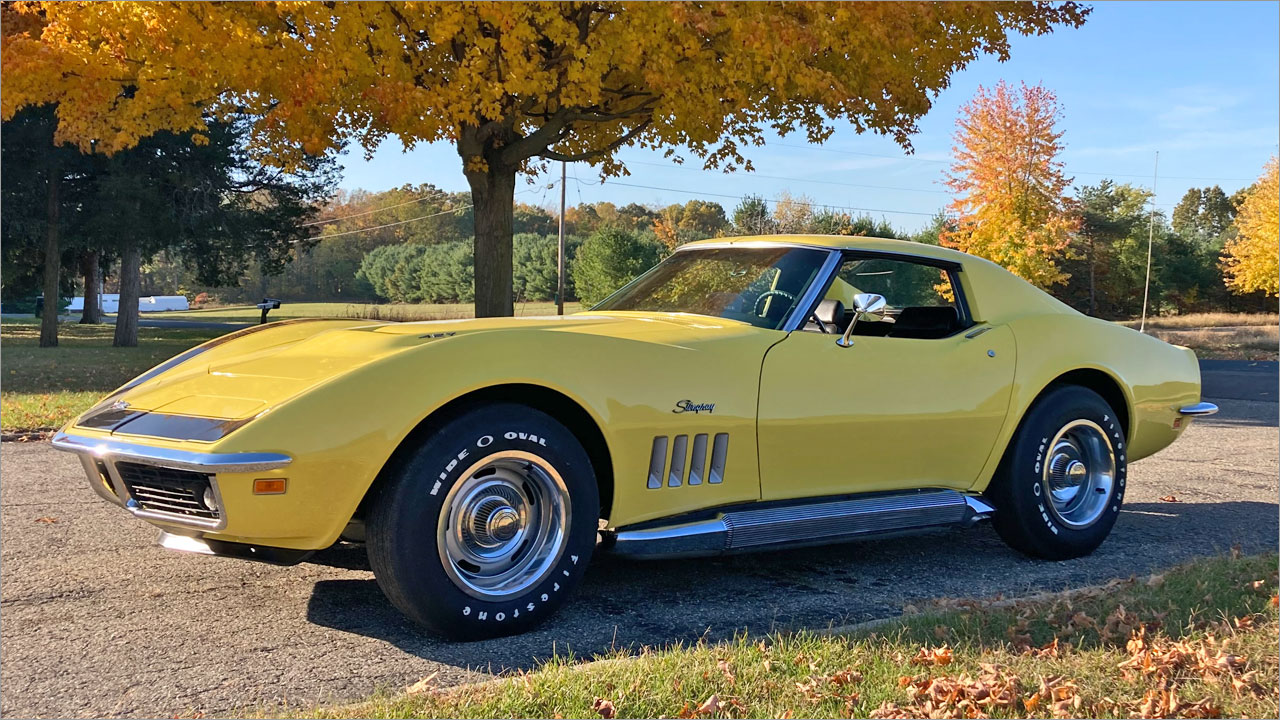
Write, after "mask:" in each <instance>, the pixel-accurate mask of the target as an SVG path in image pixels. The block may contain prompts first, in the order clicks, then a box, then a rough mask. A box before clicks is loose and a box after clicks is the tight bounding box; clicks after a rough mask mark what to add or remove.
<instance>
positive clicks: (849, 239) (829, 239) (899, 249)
mask: <svg viewBox="0 0 1280 720" xmlns="http://www.w3.org/2000/svg"><path fill="white" fill-rule="evenodd" d="M761 243H769V244H775V245H795V246H796V247H820V248H830V249H833V250H871V251H876V252H886V253H900V254H902V255H916V256H918V257H927V258H936V259H938V260H948V261H950V262H955V263H963V262H967V261H972V260H974V256H972V255H969V254H966V253H962V252H960V251H958V250H952V249H950V248H944V247H938V246H937V245H927V244H925V243H918V242H912V241H910V240H892V239H890V238H879V237H867V236H864V235H747V236H742V237H723V238H712V239H710V240H698V241H695V242H691V243H687V244H685V245H682V246H681V247H682V248H695V247H698V246H701V245H752V244H761Z"/></svg>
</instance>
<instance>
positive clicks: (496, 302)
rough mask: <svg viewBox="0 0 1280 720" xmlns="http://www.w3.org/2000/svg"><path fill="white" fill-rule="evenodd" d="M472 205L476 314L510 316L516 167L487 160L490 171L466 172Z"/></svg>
mask: <svg viewBox="0 0 1280 720" xmlns="http://www.w3.org/2000/svg"><path fill="white" fill-rule="evenodd" d="M467 182H468V183H470V185H471V203H472V204H473V205H474V206H475V211H474V212H475V219H476V236H475V278H476V317H511V316H512V315H514V314H515V309H514V307H513V306H512V299H511V291H512V279H511V275H512V270H511V231H512V212H513V209H514V206H515V192H516V169H515V167H502V166H499V165H497V164H496V163H494V162H492V161H490V163H489V171H488V172H485V173H472V172H468V173H467Z"/></svg>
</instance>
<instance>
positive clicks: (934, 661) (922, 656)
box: [910, 645, 953, 665]
mask: <svg viewBox="0 0 1280 720" xmlns="http://www.w3.org/2000/svg"><path fill="white" fill-rule="evenodd" d="M952 658H953V655H952V653H951V648H949V647H947V646H946V645H943V646H942V647H939V648H920V652H918V653H916V656H915V657H913V658H911V661H910V662H911V664H912V665H950V664H951V660H952Z"/></svg>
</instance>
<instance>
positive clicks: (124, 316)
mask: <svg viewBox="0 0 1280 720" xmlns="http://www.w3.org/2000/svg"><path fill="white" fill-rule="evenodd" d="M141 266H142V253H141V251H140V250H139V249H138V241H137V240H129V241H127V243H126V244H125V246H124V251H123V252H121V253H120V308H119V309H118V310H116V336H115V341H114V342H112V343H111V344H112V345H115V346H116V347H137V346H138V295H139V292H140V291H141V288H142V275H141V269H142V268H141Z"/></svg>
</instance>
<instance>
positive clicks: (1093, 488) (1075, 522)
mask: <svg viewBox="0 0 1280 720" xmlns="http://www.w3.org/2000/svg"><path fill="white" fill-rule="evenodd" d="M1048 447H1049V450H1048V454H1047V455H1046V457H1045V462H1044V471H1043V479H1042V483H1041V484H1042V488H1043V493H1044V494H1045V495H1048V498H1049V507H1050V509H1051V510H1052V511H1053V514H1054V516H1056V517H1057V519H1058V520H1059V521H1060V522H1061V523H1062V524H1063V525H1066V526H1067V527H1070V528H1074V529H1080V528H1086V527H1089V526H1090V525H1092V524H1094V523H1095V522H1097V521H1098V518H1100V517H1102V513H1103V511H1104V510H1106V508H1107V503H1108V502H1109V501H1110V499H1111V487H1112V485H1113V484H1114V483H1115V477H1116V456H1115V451H1114V450H1113V449H1112V447H1111V439H1110V438H1108V437H1107V433H1106V432H1105V431H1103V429H1102V428H1101V427H1099V426H1098V425H1097V424H1096V423H1094V422H1092V421H1090V420H1074V421H1072V422H1069V423H1067V425H1066V426H1064V427H1063V428H1062V429H1061V430H1059V431H1058V434H1057V435H1055V436H1054V437H1053V442H1051V443H1050V444H1049V446H1048Z"/></svg>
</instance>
